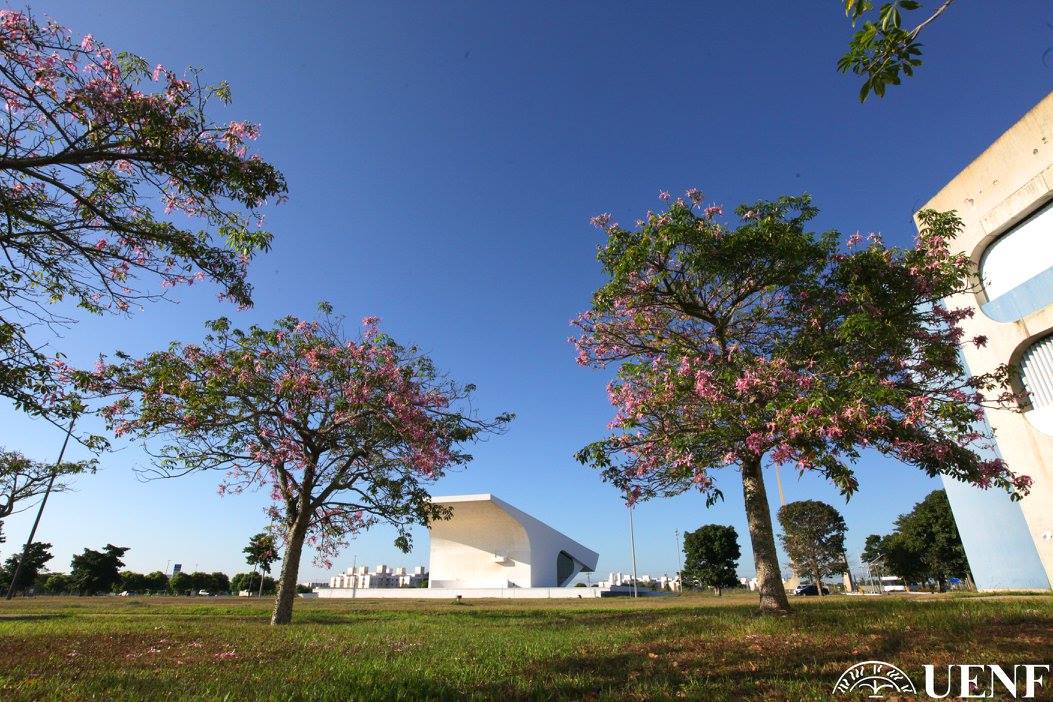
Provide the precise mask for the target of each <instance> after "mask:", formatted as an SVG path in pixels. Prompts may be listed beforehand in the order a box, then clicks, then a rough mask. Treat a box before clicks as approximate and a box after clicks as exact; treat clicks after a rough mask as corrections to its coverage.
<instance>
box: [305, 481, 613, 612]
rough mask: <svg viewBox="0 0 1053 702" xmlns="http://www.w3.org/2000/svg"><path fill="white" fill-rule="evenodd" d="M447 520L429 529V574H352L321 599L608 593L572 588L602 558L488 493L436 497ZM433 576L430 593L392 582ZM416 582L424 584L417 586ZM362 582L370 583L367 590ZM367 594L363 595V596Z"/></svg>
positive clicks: (341, 578)
mask: <svg viewBox="0 0 1053 702" xmlns="http://www.w3.org/2000/svg"><path fill="white" fill-rule="evenodd" d="M432 499H433V501H434V502H435V503H436V504H441V505H445V506H447V507H449V508H450V510H451V516H450V518H449V519H444V520H440V521H436V522H433V523H432V524H431V525H430V526H429V534H430V538H431V551H430V556H429V565H428V570H427V571H424V570H423V569H422V568H418V569H417V571H415V573H413V574H404V575H401V576H400V575H399V574H397V573H388V572H387V570H386V566H382V568H384V569H385V570H383V571H381V569H380V568H378V571H377V572H374V573H369V572H368V569H365V570H359V569H349V570H348V572H347V573H344V574H342V575H337V576H334V577H333V578H332V580H331V581H330V585H331V587H329V588H328V590H322V591H319V596H321V597H433V598H452V597H516V598H520V597H541V598H546V597H575V598H577V597H600V596H602V595H603V594H604V593H605V592H608V590H606V589H604V588H596V587H592V588H573V587H568V586H569V585H570V583H571V581H572V580H573V579H574V577H575V576H577V575H578V574H579V573H591V572H593V571H594V570H595V568H596V562H597V560H598V559H599V554H597V553H596V552H595V551H593V550H591V549H589V548H586V547H585V546H582V545H581V544H579V543H578V542H577V541H575V540H573V539H571V538H570V537H569V536H567V535H565V534H562V533H560V532H558V531H556V530H555V529H553V528H552V527H550V526H548V525H547V524H545V523H543V522H541V521H540V520H538V519H536V518H534V517H532V516H530V515H529V514H527V513H525V512H523V511H521V510H519V509H516V508H515V507H513V506H512V505H510V504H508V503H507V502H505V501H504V500H502V499H500V498H499V497H496V496H494V495H491V494H488V493H487V494H479V495H454V496H449V497H435V498H432ZM425 575H426V576H427V577H428V587H427V588H414V587H413V586H406V585H398V584H390V583H394V582H396V580H397V578H398V577H414V576H419V577H421V578H422V577H424V576H425ZM418 582H419V581H418ZM361 583H368V584H366V585H363V584H361ZM363 589H364V590H368V592H367V593H361V592H359V590H363Z"/></svg>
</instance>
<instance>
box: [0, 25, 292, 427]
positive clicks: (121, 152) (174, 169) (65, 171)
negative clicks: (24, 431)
mask: <svg viewBox="0 0 1053 702" xmlns="http://www.w3.org/2000/svg"><path fill="white" fill-rule="evenodd" d="M230 97H231V93H230V87H229V86H228V85H227V84H226V83H220V84H218V85H203V84H202V82H201V76H200V74H199V73H198V72H196V71H195V72H192V73H191V74H190V75H187V76H180V75H177V74H176V73H175V72H174V71H171V70H168V69H165V68H164V67H163V66H156V67H155V68H153V69H152V70H151V68H150V67H149V66H148V64H147V62H146V61H145V60H144V59H142V58H139V57H137V56H134V55H132V54H128V53H119V54H114V52H113V51H112V50H110V49H109V48H108V47H106V46H104V45H103V44H101V43H99V42H98V41H96V40H95V39H94V37H92V35H90V34H89V35H87V36H84V37H74V36H73V35H72V34H71V33H70V32H69V31H68V30H67V29H65V28H63V27H61V26H59V25H57V24H55V23H54V22H50V21H49V22H46V23H44V24H40V23H38V22H37V21H36V20H35V19H34V18H33V17H32V16H31V15H29V14H27V13H20V12H15V11H11V10H3V11H2V12H0V100H2V101H3V102H4V103H5V105H4V106H5V108H6V109H5V111H4V115H5V117H4V119H3V120H0V140H2V142H3V144H4V149H3V153H2V154H0V203H2V205H3V207H2V208H0V229H2V231H3V235H2V236H0V251H2V253H3V255H2V256H0V261H2V263H0V304H2V313H0V396H6V397H8V398H10V399H11V400H12V401H13V402H14V403H15V406H16V407H17V408H19V409H21V410H24V411H27V412H31V413H34V414H42V415H44V416H48V417H52V418H54V417H56V416H70V415H71V413H73V412H74V411H75V410H74V407H73V405H71V404H70V403H68V402H64V401H63V400H64V399H68V398H66V397H65V395H64V393H63V390H62V386H63V384H64V381H65V376H66V374H67V371H68V369H67V368H66V367H65V364H64V363H63V362H62V361H61V359H58V360H56V359H52V358H49V357H48V356H46V355H45V353H44V352H43V350H42V344H41V343H40V342H39V341H38V340H34V339H32V338H30V335H29V331H30V329H31V327H33V326H43V327H45V328H46V327H49V326H51V327H53V326H55V325H60V326H61V325H64V324H67V323H69V322H71V321H73V320H72V319H69V318H67V317H65V316H63V315H62V314H60V313H57V312H54V311H53V309H54V308H53V307H52V306H51V303H55V302H58V301H60V300H64V299H68V300H70V301H71V302H72V304H70V305H68V306H67V309H73V308H74V307H76V308H79V309H81V310H86V311H88V312H89V313H97V314H101V313H106V312H112V313H117V314H126V313H130V312H132V311H134V310H136V309H138V308H139V307H140V306H141V305H142V303H143V302H144V301H146V300H149V299H155V298H159V297H163V294H164V289H165V288H167V287H171V286H174V285H180V284H192V283H193V282H195V281H197V280H201V279H204V278H209V279H212V280H213V281H215V282H216V283H218V284H219V285H220V286H221V287H222V289H223V294H224V295H225V296H226V297H229V298H230V299H232V300H234V301H236V302H237V303H238V304H249V303H250V302H251V287H250V285H249V284H248V282H247V280H246V275H247V272H246V266H247V263H248V261H249V260H250V258H251V257H252V256H253V255H254V253H256V252H258V251H260V250H265V249H267V248H268V247H269V245H270V241H271V235H270V233H268V232H267V231H265V230H263V229H261V228H260V227H259V223H260V217H259V211H258V210H259V208H260V207H261V206H262V205H263V204H264V202H265V201H266V200H268V199H270V198H275V197H282V196H283V195H284V193H285V181H284V179H283V178H282V176H281V174H280V173H278V171H276V170H275V169H274V167H273V166H271V165H269V164H268V163H266V162H264V161H263V160H261V159H259V158H258V157H256V156H254V155H251V154H249V153H248V152H247V150H246V146H247V144H248V142H249V141H251V140H253V139H255V138H256V137H257V135H258V133H259V130H258V127H257V126H256V125H253V124H249V123H246V122H236V121H235V122H227V123H217V122H215V121H214V118H213V117H211V116H210V115H212V114H214V113H215V110H216V108H217V103H220V104H222V103H228V102H229V101H230ZM219 109H223V108H222V107H220V108H219ZM161 210H163V212H162V211H161ZM170 215H173V216H170ZM175 215H178V217H177V216H175ZM184 217H186V218H189V222H188V221H187V220H184ZM194 220H196V221H197V222H199V223H200V225H201V226H193V222H194ZM143 277H145V278H152V279H154V281H156V282H155V283H154V285H156V284H157V283H160V285H157V287H155V288H153V289H151V287H148V286H141V285H136V281H137V279H140V278H143Z"/></svg>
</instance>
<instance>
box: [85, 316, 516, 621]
mask: <svg viewBox="0 0 1053 702" xmlns="http://www.w3.org/2000/svg"><path fill="white" fill-rule="evenodd" d="M321 308H322V309H321V318H320V319H319V320H315V321H308V320H302V319H298V318H296V317H285V318H283V319H280V320H278V321H277V322H276V323H275V325H274V327H273V328H270V329H265V328H262V327H257V326H253V327H251V328H249V329H248V330H244V331H243V330H240V329H235V328H233V327H232V326H231V324H230V322H229V321H228V320H226V319H220V320H217V321H215V322H211V323H210V324H209V329H210V330H211V332H210V334H208V336H206V338H205V340H204V342H203V343H202V344H181V343H173V344H172V345H171V346H170V347H169V348H168V350H166V351H160V352H156V353H152V354H149V355H148V356H146V357H145V358H142V359H139V360H133V359H131V358H129V357H127V356H125V355H123V354H120V355H118V361H119V362H118V363H116V364H113V365H106V364H103V365H102V366H100V368H99V369H98V370H97V372H96V373H83V374H81V375H80V380H81V382H82V383H83V384H84V386H85V387H87V388H89V389H90V390H92V391H95V392H101V393H106V394H111V395H114V396H116V399H114V400H113V402H112V403H111V404H109V405H108V406H107V407H106V409H104V410H103V415H104V416H105V417H106V418H107V421H108V422H109V425H110V426H111V427H112V428H113V430H114V433H115V434H117V435H129V436H132V437H135V438H140V439H144V440H147V441H149V440H151V439H154V438H158V439H163V441H164V444H163V445H162V446H161V447H160V448H157V449H154V448H149V450H150V451H151V452H152V455H153V456H154V464H155V467H156V470H157V471H158V472H159V474H160V475H166V476H173V475H181V474H185V473H189V472H194V471H201V470H218V471H221V472H222V473H223V479H222V482H221V485H220V491H221V493H224V492H233V493H239V492H242V491H244V490H247V489H252V488H258V487H263V488H265V489H267V490H269V491H270V494H271V497H272V498H273V503H272V505H271V507H270V508H269V509H268V514H269V515H270V517H271V519H272V520H273V522H274V524H275V527H276V528H277V530H278V532H279V533H280V534H281V535H282V537H283V538H284V540H285V559H284V561H283V564H282V573H281V578H280V587H279V594H278V598H277V602H276V605H275V615H274V617H273V620H274V622H275V623H286V622H288V621H289V620H290V618H291V611H292V598H293V597H294V596H295V585H296V576H297V572H298V569H299V561H300V556H301V551H302V547H303V544H304V541H305V540H307V541H308V543H310V544H311V545H312V546H313V547H314V548H315V550H316V552H317V554H318V562H320V563H326V564H328V563H329V559H330V558H331V557H332V556H333V555H334V554H335V553H336V552H337V551H338V550H339V549H340V548H341V547H342V546H343V545H344V544H345V543H346V539H347V538H348V537H349V536H351V535H354V534H356V533H359V532H361V531H362V530H364V529H367V528H369V527H371V526H373V525H375V524H378V523H386V524H388V525H390V526H392V527H394V529H395V532H396V539H395V545H396V546H397V547H398V548H400V549H402V550H408V549H409V548H410V531H409V528H410V527H411V526H412V525H414V524H422V525H426V524H428V523H430V522H431V521H432V520H435V519H441V518H443V517H445V516H447V515H448V508H445V507H443V506H441V505H437V504H433V503H432V501H431V499H430V495H429V493H428V486H429V485H430V484H431V483H433V482H434V481H435V480H437V479H438V478H440V477H441V476H442V475H443V474H444V472H445V470H446V469H447V468H448V467H450V466H455V465H461V464H464V463H466V462H467V461H468V460H470V458H471V456H470V455H469V454H468V453H466V452H465V451H464V450H463V448H462V447H463V446H464V445H465V444H467V443H469V442H471V441H473V440H475V439H477V438H481V437H482V436H484V435H486V434H488V433H491V432H495V431H500V430H502V428H503V427H504V426H505V425H506V424H507V422H509V421H510V420H511V418H512V415H510V414H503V415H499V416H498V417H497V418H495V419H493V420H489V419H483V418H480V417H478V416H477V415H476V414H475V413H474V412H473V411H472V410H471V408H470V406H468V405H467V404H466V401H467V398H468V397H469V396H470V394H471V393H472V391H473V390H474V386H471V385H463V386H462V385H459V384H457V383H455V382H454V381H452V380H450V379H449V378H447V377H445V376H443V375H442V374H441V373H440V372H439V371H438V370H437V369H436V367H435V365H434V363H433V362H432V361H431V359H429V358H428V357H427V356H425V355H424V354H422V353H421V352H420V351H419V350H418V349H417V348H416V347H405V346H402V345H400V344H399V343H397V342H396V341H395V340H394V339H393V338H392V337H390V336H388V335H387V334H384V333H383V332H381V330H380V327H379V320H378V319H377V318H375V317H367V318H366V319H364V320H363V321H362V330H361V333H360V334H359V335H358V337H357V338H348V337H347V336H346V335H345V334H344V332H343V328H342V325H341V321H340V319H339V318H336V317H334V316H333V315H332V309H331V307H330V306H329V305H328V304H325V303H323V305H322V306H321ZM151 446H152V444H151Z"/></svg>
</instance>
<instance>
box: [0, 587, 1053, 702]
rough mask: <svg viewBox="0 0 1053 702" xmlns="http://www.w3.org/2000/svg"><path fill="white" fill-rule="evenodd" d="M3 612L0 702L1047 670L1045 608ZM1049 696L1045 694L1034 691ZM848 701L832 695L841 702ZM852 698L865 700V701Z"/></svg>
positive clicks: (773, 691)
mask: <svg viewBox="0 0 1053 702" xmlns="http://www.w3.org/2000/svg"><path fill="white" fill-rule="evenodd" d="M268 604H269V603H268V602H266V601H264V602H258V601H256V602H250V601H245V600H236V599H204V598H201V599H175V598H143V599H117V598H83V599H79V598H38V599H33V600H22V601H18V600H16V601H14V602H0V700H3V701H4V702H7V701H8V700H12V701H13V700H30V699H33V700H35V699H63V700H73V699H100V700H140V699H187V698H195V699H232V700H256V699H294V700H307V699H332V700H350V699H406V700H418V699H459V698H474V699H481V700H491V699H493V700H504V699H552V698H572V699H582V698H584V699H667V698H682V699H702V700H707V701H708V700H725V699H735V700H740V699H749V700H786V701H788V702H797V701H798V700H828V699H831V695H830V690H831V688H832V686H833V684H834V682H835V681H836V679H837V677H838V676H839V675H840V674H841V672H842V671H843V670H844V669H845V668H847V667H848V666H850V665H852V664H854V663H857V662H860V661H863V660H867V659H879V660H884V661H888V662H890V663H893V664H895V665H898V666H899V667H900V668H902V669H903V670H904V671H906V672H907V674H908V675H910V676H911V677H913V678H915V682H916V683H917V684H919V685H920V680H921V670H922V668H921V666H922V665H923V664H925V663H933V664H936V665H940V664H949V663H962V662H970V663H980V662H982V663H1002V664H1007V665H1012V664H1018V663H1049V662H1051V659H1053V596H1025V595H1018V596H989V597H988V596H975V595H974V596H957V597H952V596H917V597H909V596H887V597H881V598H876V597H870V598H862V597H854V598H850V597H844V596H840V597H839V596H834V597H829V598H825V599H824V600H823V601H822V602H819V601H816V600H815V599H814V598H810V599H808V600H807V601H800V600H798V601H796V602H795V605H796V609H795V613H794V614H793V615H792V616H790V617H783V618H770V617H758V616H756V615H755V614H754V612H753V604H754V598H753V597H752V596H748V595H741V594H737V595H726V596H724V597H722V598H719V599H718V598H715V597H711V596H702V595H688V596H684V597H675V598H663V599H642V600H637V601H632V600H628V599H617V600H572V601H566V600H563V601H560V600H555V601H540V602H522V601H520V602H515V601H507V600H506V601H495V600H488V601H475V602H466V603H464V604H461V605H457V604H454V603H452V602H445V601H415V602H409V601H397V600H372V601H370V600H356V601H354V602H350V601H347V600H314V601H310V600H299V601H297V603H296V612H295V615H294V616H295V622H294V624H292V625H291V626H287V627H280V628H275V627H270V626H268V625H267V616H268ZM1047 693H1048V689H1047ZM842 699H843V698H842ZM860 699H863V698H862V697H861V698H860Z"/></svg>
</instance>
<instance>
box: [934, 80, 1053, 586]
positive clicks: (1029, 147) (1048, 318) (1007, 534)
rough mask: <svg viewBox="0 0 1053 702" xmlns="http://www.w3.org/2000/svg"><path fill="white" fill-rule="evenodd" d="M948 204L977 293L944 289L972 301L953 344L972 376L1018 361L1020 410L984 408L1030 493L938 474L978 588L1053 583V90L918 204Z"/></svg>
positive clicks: (966, 303) (954, 303)
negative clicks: (976, 342)
mask: <svg viewBox="0 0 1053 702" xmlns="http://www.w3.org/2000/svg"><path fill="white" fill-rule="evenodd" d="M924 207H925V208H928V209H935V210H940V211H948V210H956V211H957V212H958V214H959V216H960V217H961V218H962V220H963V222H964V229H963V231H962V232H961V234H960V235H959V236H958V238H957V240H956V241H955V247H954V248H957V249H958V250H961V251H964V252H966V254H967V255H969V256H970V257H971V258H972V260H973V261H974V263H975V264H976V266H977V268H978V270H979V280H977V281H976V283H977V285H976V288H977V292H975V293H974V292H969V293H965V294H961V295H957V296H954V297H952V298H949V299H948V300H947V301H946V302H947V305H948V307H949V308H951V309H954V308H962V307H967V308H971V309H972V310H973V311H974V315H973V317H972V319H967V320H964V321H963V322H962V326H963V328H964V331H965V337H964V338H966V339H972V338H973V337H975V336H980V335H982V336H986V337H987V339H988V343H987V345H986V346H985V347H982V348H976V347H974V346H973V345H972V344H966V345H964V346H963V347H962V355H963V357H964V359H965V363H966V366H967V368H968V369H969V372H970V373H973V374H980V373H986V372H988V371H990V370H993V369H994V368H995V367H997V366H998V365H1000V364H1003V363H1010V364H1019V367H1020V369H1021V378H1020V385H1019V387H1018V388H1016V389H1017V390H1019V391H1027V393H1029V399H1028V400H1027V401H1026V402H1025V403H1024V404H1022V405H1021V406H1020V407H1019V408H1017V409H1018V410H1019V411H1011V410H1004V409H999V410H992V411H989V412H988V413H987V422H989V425H990V428H991V429H993V430H994V432H995V436H996V438H997V452H998V454H1000V456H1001V457H1002V458H1003V459H1004V460H1005V461H1006V462H1007V463H1008V465H1009V467H1010V468H1011V469H1012V470H1013V471H1014V472H1018V473H1024V474H1026V475H1029V476H1031V478H1032V479H1033V480H1034V484H1033V487H1032V490H1031V494H1030V496H1028V497H1026V498H1025V499H1024V500H1022V501H1020V502H1012V501H1010V500H1009V498H1008V497H1007V496H1006V495H1005V494H1004V493H1002V492H1000V491H998V490H989V491H984V490H980V489H978V488H975V487H972V486H969V485H965V484H963V483H960V482H958V481H955V480H952V479H949V478H944V484H945V486H946V488H947V496H948V498H949V499H950V502H951V507H952V509H953V510H954V514H955V520H956V521H957V523H958V530H959V532H960V533H961V535H962V542H963V544H964V545H965V550H966V554H967V555H968V557H969V565H970V567H971V569H972V572H973V576H974V578H975V580H976V585H977V587H978V588H979V589H982V590H984V589H1011V588H1041V589H1046V588H1049V587H1050V584H1051V583H1053V94H1050V95H1048V96H1047V97H1046V98H1045V99H1043V100H1042V102H1040V103H1039V104H1038V105H1036V106H1035V107H1034V108H1032V110H1031V111H1030V112H1028V113H1027V114H1026V115H1024V117H1023V118H1022V119H1021V120H1020V121H1019V122H1017V123H1016V124H1015V125H1013V126H1012V127H1011V128H1010V129H1009V130H1008V131H1006V132H1005V133H1004V134H1003V135H1002V136H1000V137H999V138H998V139H997V140H996V141H995V142H994V143H993V144H991V146H990V147H988V148H987V150H986V151H984V152H983V153H982V154H981V155H980V156H979V157H977V158H976V160H974V161H973V162H972V163H971V164H969V165H968V166H967V167H966V168H965V170H963V171H962V172H961V173H959V174H958V175H957V176H955V177H954V178H953V179H952V180H951V182H950V183H948V184H947V185H946V186H945V187H944V188H943V189H942V190H940V192H939V193H937V194H936V196H935V197H933V198H932V199H931V200H929V202H927V203H926V204H925V206H924Z"/></svg>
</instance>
